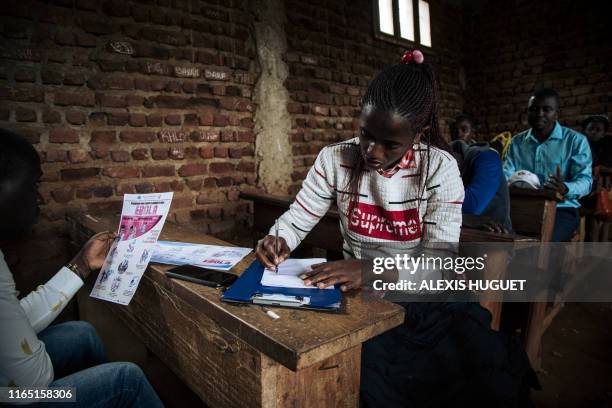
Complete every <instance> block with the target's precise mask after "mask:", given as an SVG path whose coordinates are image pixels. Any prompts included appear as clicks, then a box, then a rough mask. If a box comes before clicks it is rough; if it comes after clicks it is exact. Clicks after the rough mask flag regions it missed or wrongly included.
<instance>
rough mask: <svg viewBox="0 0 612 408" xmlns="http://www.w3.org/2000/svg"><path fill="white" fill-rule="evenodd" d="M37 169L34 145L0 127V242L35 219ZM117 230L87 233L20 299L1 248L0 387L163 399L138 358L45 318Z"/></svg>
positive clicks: (130, 402) (118, 401) (95, 398)
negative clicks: (113, 358) (114, 355)
mask: <svg viewBox="0 0 612 408" xmlns="http://www.w3.org/2000/svg"><path fill="white" fill-rule="evenodd" d="M41 176H42V171H41V166H40V159H39V156H38V153H37V152H36V150H35V149H34V148H33V147H32V145H31V144H30V143H29V142H28V141H27V140H26V139H25V138H23V137H21V136H19V135H16V134H14V133H12V132H9V131H6V130H2V129H0V248H2V246H3V245H2V244H3V243H7V242H9V241H12V240H14V239H16V238H18V237H20V236H22V235H23V234H24V233H27V231H28V230H29V229H30V228H31V227H32V226H33V225H34V224H35V223H36V221H37V219H38V215H39V213H40V210H39V206H38V204H39V202H40V196H39V193H38V183H39V179H40V177H41ZM115 236H116V235H115V234H113V233H109V232H105V233H101V234H98V235H96V236H94V237H92V238H91V239H90V240H89V241H88V242H87V243H86V244H85V245H84V246H83V248H82V249H81V251H80V252H79V253H78V255H76V256H75V257H74V258H73V259H72V261H71V262H70V263H69V265H68V266H65V267H62V268H61V269H60V270H59V272H57V273H56V274H55V276H53V277H52V278H51V279H50V280H49V281H48V282H47V283H45V284H43V285H40V286H38V288H37V289H36V290H35V291H33V292H31V293H30V294H28V295H27V296H24V297H23V298H21V299H18V298H17V294H18V292H17V291H16V289H15V281H14V279H13V275H12V273H11V271H10V270H9V267H8V265H7V263H6V262H5V260H4V254H3V252H2V250H0V387H19V388H27V387H74V388H75V394H76V403H71V404H70V406H77V407H78V406H83V407H86V406H87V407H89V406H93V405H96V406H103V407H140V406H142V407H163V404H162V403H161V401H160V400H159V398H158V396H157V394H156V393H155V391H154V390H153V388H152V387H151V385H150V384H149V382H148V381H147V379H146V377H145V376H144V374H143V372H142V370H141V369H140V368H138V366H136V365H134V364H132V363H123V362H115V363H108V362H107V357H106V353H105V351H104V347H103V346H102V343H101V341H100V338H99V337H98V335H97V334H96V332H95V330H94V328H93V327H92V326H91V325H90V324H89V323H86V322H67V323H62V324H57V325H53V326H50V324H51V323H52V322H53V320H54V319H55V318H56V317H57V316H58V315H59V314H60V313H61V311H62V310H63V309H64V307H65V306H66V305H67V304H68V302H69V301H70V299H71V298H72V297H73V296H74V295H75V293H76V292H77V291H78V290H79V288H80V287H81V286H82V285H83V281H84V280H85V279H87V277H88V276H89V274H90V273H91V272H92V271H93V270H97V269H99V268H100V267H101V266H102V263H103V262H104V258H105V256H106V254H107V252H108V249H109V247H110V243H111V242H112V240H113V239H114V237H115ZM53 406H54V407H57V406H61V404H57V403H53Z"/></svg>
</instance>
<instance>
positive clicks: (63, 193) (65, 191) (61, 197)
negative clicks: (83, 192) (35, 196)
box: [51, 186, 74, 204]
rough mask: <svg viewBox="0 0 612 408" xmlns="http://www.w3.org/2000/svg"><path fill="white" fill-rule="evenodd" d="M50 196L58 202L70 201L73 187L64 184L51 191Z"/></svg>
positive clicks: (72, 195)
mask: <svg viewBox="0 0 612 408" xmlns="http://www.w3.org/2000/svg"><path fill="white" fill-rule="evenodd" d="M51 197H53V200H55V201H56V202H58V203H61V204H64V203H67V202H70V201H71V200H72V199H73V198H74V189H73V188H72V187H69V186H64V187H61V188H58V189H55V190H53V191H51Z"/></svg>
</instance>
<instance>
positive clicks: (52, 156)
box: [45, 149, 68, 162]
mask: <svg viewBox="0 0 612 408" xmlns="http://www.w3.org/2000/svg"><path fill="white" fill-rule="evenodd" d="M45 161H47V162H65V161H68V152H67V151H66V150H56V149H49V150H47V154H46V155H45Z"/></svg>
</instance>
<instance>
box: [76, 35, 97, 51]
mask: <svg viewBox="0 0 612 408" xmlns="http://www.w3.org/2000/svg"><path fill="white" fill-rule="evenodd" d="M96 39H97V37H96V36H95V35H91V34H84V33H78V34H77V35H76V43H77V45H79V46H81V47H88V48H92V47H95V46H96V45H97V43H96Z"/></svg>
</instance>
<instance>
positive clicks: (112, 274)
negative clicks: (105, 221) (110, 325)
mask: <svg viewBox="0 0 612 408" xmlns="http://www.w3.org/2000/svg"><path fill="white" fill-rule="evenodd" d="M171 203H172V193H171V192H170V193H158V194H125V195H124V196H123V210H122V211H121V220H120V221H119V229H118V231H117V238H115V241H114V242H113V244H112V246H111V249H110V251H109V253H108V255H107V256H106V259H105V260H104V265H103V266H102V269H100V273H99V274H98V279H97V280H96V283H95V285H94V288H93V290H92V291H91V296H92V297H94V298H98V299H103V300H107V301H109V302H114V303H119V304H121V305H128V304H129V303H130V300H132V296H134V293H136V289H137V288H138V284H139V283H140V278H142V275H143V273H144V272H145V271H146V269H147V265H148V264H149V261H150V260H151V256H152V255H153V252H154V250H155V245H156V244H157V239H158V238H159V234H161V230H162V228H163V226H164V222H166V217H167V216H168V211H169V210H170V204H171Z"/></svg>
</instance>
